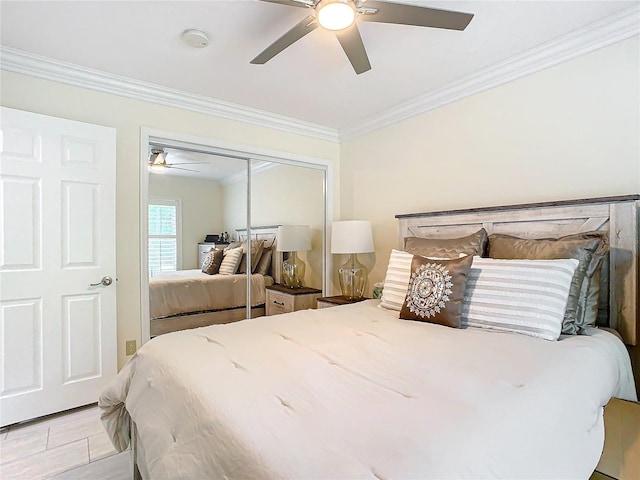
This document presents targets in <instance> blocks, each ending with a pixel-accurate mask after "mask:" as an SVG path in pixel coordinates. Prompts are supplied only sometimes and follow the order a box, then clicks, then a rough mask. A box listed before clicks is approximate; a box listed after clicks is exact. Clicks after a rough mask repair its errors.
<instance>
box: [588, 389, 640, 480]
mask: <svg viewBox="0 0 640 480" xmlns="http://www.w3.org/2000/svg"><path fill="white" fill-rule="evenodd" d="M598 474H604V475H606V476H607V477H609V478H615V479H618V480H627V479H638V478H640V403H637V402H627V401H625V400H619V399H617V398H612V399H611V400H610V401H609V403H608V404H607V406H606V407H605V409H604V450H603V452H602V457H600V463H598V466H597V467H596V471H595V472H594V475H593V476H592V477H591V478H592V479H598V478H603V477H602V476H598ZM607 477H604V478H607Z"/></svg>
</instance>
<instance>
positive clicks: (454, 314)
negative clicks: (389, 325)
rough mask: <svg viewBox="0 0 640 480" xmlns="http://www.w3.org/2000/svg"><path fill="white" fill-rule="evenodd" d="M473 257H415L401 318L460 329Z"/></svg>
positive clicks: (412, 262) (412, 261)
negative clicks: (440, 258)
mask: <svg viewBox="0 0 640 480" xmlns="http://www.w3.org/2000/svg"><path fill="white" fill-rule="evenodd" d="M472 261H473V257H471V256H466V257H463V258H457V259H453V260H434V259H432V258H426V257H421V256H419V255H414V256H413V259H412V260H411V275H410V277H409V285H408V287H407V294H406V297H405V300H404V302H403V304H402V309H401V310H400V318H403V319H405V320H418V321H421V322H429V323H438V324H440V325H445V326H447V327H453V328H460V306H461V305H462V299H463V297H464V291H465V288H466V284H467V274H468V272H469V268H470V267H471V262H472Z"/></svg>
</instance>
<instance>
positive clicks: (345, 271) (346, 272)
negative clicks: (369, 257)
mask: <svg viewBox="0 0 640 480" xmlns="http://www.w3.org/2000/svg"><path fill="white" fill-rule="evenodd" d="M368 274H369V272H368V270H367V267H365V266H364V265H363V264H361V263H360V262H359V261H358V256H357V255H356V254H355V253H352V254H350V255H349V258H348V259H347V261H346V262H345V263H343V264H342V265H340V268H339V269H338V279H339V280H340V290H342V296H343V297H346V298H348V299H350V300H352V299H357V298H362V295H363V294H364V288H365V285H366V283H367V276H368Z"/></svg>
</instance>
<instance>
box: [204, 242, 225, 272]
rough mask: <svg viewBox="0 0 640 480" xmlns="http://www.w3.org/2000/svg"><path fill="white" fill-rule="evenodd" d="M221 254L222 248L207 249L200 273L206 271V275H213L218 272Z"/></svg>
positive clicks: (222, 254)
mask: <svg viewBox="0 0 640 480" xmlns="http://www.w3.org/2000/svg"><path fill="white" fill-rule="evenodd" d="M223 256H224V252H223V251H222V250H216V249H215V248H212V249H211V250H209V252H207V255H206V256H205V257H204V261H203V262H202V273H206V274H207V275H215V274H216V273H218V271H219V270H220V265H221V264H222V257H223Z"/></svg>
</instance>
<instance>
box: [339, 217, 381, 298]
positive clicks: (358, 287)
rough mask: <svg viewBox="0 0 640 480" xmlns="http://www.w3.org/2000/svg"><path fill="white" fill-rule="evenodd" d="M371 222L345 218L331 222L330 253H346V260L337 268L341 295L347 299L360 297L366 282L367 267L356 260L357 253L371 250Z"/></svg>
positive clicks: (372, 249)
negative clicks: (347, 256)
mask: <svg viewBox="0 0 640 480" xmlns="http://www.w3.org/2000/svg"><path fill="white" fill-rule="evenodd" d="M373 251H374V248H373V233H372V232H371V222H369V221H366V220H345V221H340V222H333V225H332V229H331V253H343V254H344V253H346V254H348V255H349V258H348V259H347V261H346V262H345V263H344V264H342V265H341V266H340V269H339V270H338V279H339V280H340V289H341V290H342V296H344V297H346V298H348V299H354V298H362V295H363V293H364V288H365V285H366V283H367V275H368V274H369V272H368V271H367V267H365V266H364V265H363V264H361V263H360V262H359V261H358V255H357V254H358V253H369V252H373Z"/></svg>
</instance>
